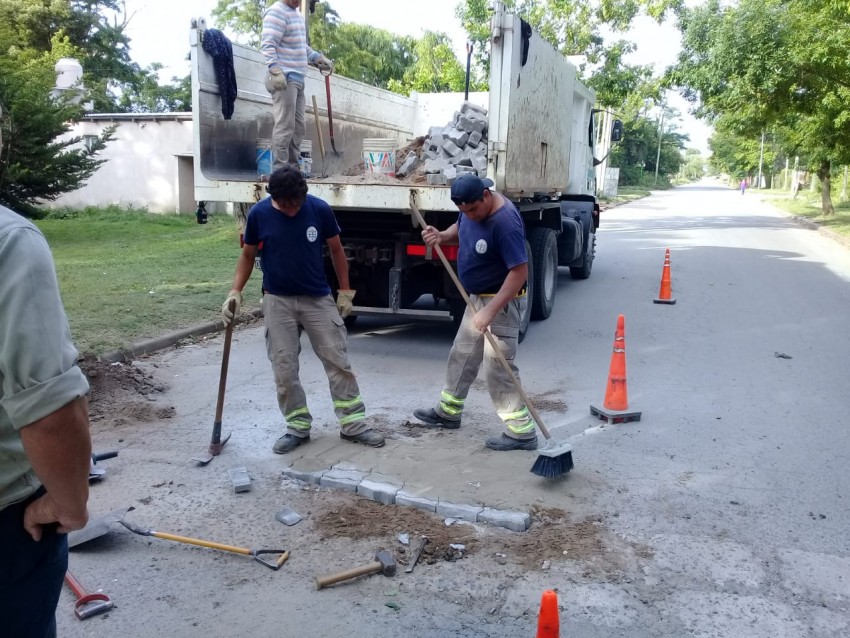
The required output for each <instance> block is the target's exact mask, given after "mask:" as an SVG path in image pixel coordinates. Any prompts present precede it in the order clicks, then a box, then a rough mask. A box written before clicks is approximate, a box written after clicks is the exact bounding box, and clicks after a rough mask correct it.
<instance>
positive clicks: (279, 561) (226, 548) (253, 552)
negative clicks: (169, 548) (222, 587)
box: [119, 520, 289, 571]
mask: <svg viewBox="0 0 850 638" xmlns="http://www.w3.org/2000/svg"><path fill="white" fill-rule="evenodd" d="M119 522H120V523H121V524H122V525H123V526H124V527H126V528H127V529H129V530H130V531H131V532H133V533H134V534H139V535H141V536H155V537H156V538H163V539H165V540H167V541H176V542H178V543H188V544H189V545H198V546H200V547H209V548H211V549H220V550H221V551H223V552H233V553H234V554H243V555H245V556H251V557H252V558H253V559H254V560H256V561H257V562H258V563H262V564H263V565H265V566H266V567H268V568H269V569H273V570H274V571H277V570H279V569H280V568H281V566H282V565H283V564H284V563H285V562H286V559H287V558H289V551H288V550H283V549H248V548H246V547H234V546H233V545H222V544H221V543H213V542H212V541H204V540H200V539H197V538H189V537H187V536H177V535H176V534H168V533H166V532H155V531H154V530H152V529H142V528H141V527H136V526H135V525H133V524H132V523H128V522H127V521H124V520H122V521H119ZM267 554H278V557H277V558H276V559H274V560H269V559H266V558H263V556H264V555H267Z"/></svg>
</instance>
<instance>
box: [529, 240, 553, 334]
mask: <svg viewBox="0 0 850 638" xmlns="http://www.w3.org/2000/svg"><path fill="white" fill-rule="evenodd" d="M528 241H529V243H530V244H531V250H530V251H529V255H530V256H531V257H533V259H532V263H530V264H529V279H531V278H532V277H531V274H532V273H533V275H534V276H533V279H534V294H533V295H532V294H529V297H528V299H529V301H530V302H531V318H532V319H534V320H535V321H536V320H540V319H546V318H547V317H548V316H549V315H551V314H552V308H554V306H555V292H556V290H557V288H558V238H557V237H556V236H555V231H554V230H552V229H551V228H531V229H529V231H528ZM529 293H531V290H529Z"/></svg>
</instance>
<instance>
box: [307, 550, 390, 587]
mask: <svg viewBox="0 0 850 638" xmlns="http://www.w3.org/2000/svg"><path fill="white" fill-rule="evenodd" d="M395 570H396V564H395V559H393V557H392V554H390V553H389V552H388V551H386V550H383V549H382V550H381V551H379V552H378V553H377V554H375V561H374V562H372V563H369V564H368V565H363V566H362V567H355V568H354V569H348V570H346V571H344V572H338V573H336V574H330V575H328V576H316V589H324V588H325V587H327V586H328V585H335V584H336V583H341V582H342V581H344V580H349V579H351V578H357V577H358V576H366V575H368V574H377V573H378V572H380V573H382V574H383V575H384V576H395Z"/></svg>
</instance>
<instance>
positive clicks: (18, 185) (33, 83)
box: [0, 28, 112, 215]
mask: <svg viewBox="0 0 850 638" xmlns="http://www.w3.org/2000/svg"><path fill="white" fill-rule="evenodd" d="M9 33H10V30H9V29H8V28H6V29H3V28H0V50H3V51H7V54H6V55H2V56H0V131H1V132H2V133H0V137H2V140H3V143H2V148H0V202H2V203H3V204H4V205H6V206H9V207H10V208H14V209H15V210H17V211H18V212H21V213H23V214H27V215H35V214H36V212H37V210H36V205H37V204H38V203H39V202H40V201H42V200H54V199H56V198H57V197H58V196H59V195H61V194H62V193H66V192H68V191H72V190H75V189H77V188H79V187H80V186H82V185H83V184H84V183H85V180H86V179H88V178H89V177H90V176H91V175H92V174H93V173H94V172H95V171H96V170H97V167H98V166H99V165H100V164H101V163H102V161H103V160H100V159H97V157H96V155H97V153H98V152H99V151H100V150H102V149H103V147H104V145H105V144H106V142H107V141H109V140H110V139H111V134H112V129H107V130H106V131H105V132H104V133H103V134H102V135H101V136H100V137H99V138H95V139H92V140H89V142H88V144H87V145H84V144H82V143H81V142H82V140H81V139H80V138H79V137H75V138H64V137H63V136H64V135H65V134H67V133H68V131H69V130H70V124H69V122H72V121H73V120H75V119H78V118H79V117H80V115H81V107H80V106H79V105H77V104H74V103H73V101H72V100H71V99H70V98H67V97H63V98H58V99H54V98H52V97H51V95H50V92H51V89H52V88H53V87H54V85H55V83H56V73H55V71H54V65H55V64H56V60H57V59H58V58H59V57H62V56H63V54H67V53H69V52H72V51H73V47H71V46H70V45H69V44H68V43H67V42H60V41H58V40H57V39H55V38H54V40H53V43H52V46H51V50H52V51H53V53H52V54H45V53H42V54H36V53H35V52H33V51H32V50H24V51H15V50H11V51H10V48H11V47H9V46H8V40H7V39H6V38H8V37H9Z"/></svg>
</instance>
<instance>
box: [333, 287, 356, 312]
mask: <svg viewBox="0 0 850 638" xmlns="http://www.w3.org/2000/svg"><path fill="white" fill-rule="evenodd" d="M336 292H337V295H336V308H337V310H339V316H340V317H342V318H343V319H345V318H346V317H347V316H348V315H350V314H351V308H352V306H353V305H354V295H355V294H356V293H357V291H356V290H337V291H336Z"/></svg>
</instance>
